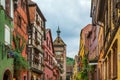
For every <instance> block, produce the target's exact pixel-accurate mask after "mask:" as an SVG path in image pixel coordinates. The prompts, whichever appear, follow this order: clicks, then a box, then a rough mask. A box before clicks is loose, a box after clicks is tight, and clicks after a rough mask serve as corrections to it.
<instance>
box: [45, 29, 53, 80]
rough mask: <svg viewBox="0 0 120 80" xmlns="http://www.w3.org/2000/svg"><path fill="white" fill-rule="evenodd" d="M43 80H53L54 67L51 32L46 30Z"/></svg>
mask: <svg viewBox="0 0 120 80" xmlns="http://www.w3.org/2000/svg"><path fill="white" fill-rule="evenodd" d="M43 47H44V64H45V67H44V74H45V75H44V79H45V80H53V67H54V65H53V64H54V60H53V57H54V50H53V43H52V35H51V30H50V29H46V40H45V41H44V46H43Z"/></svg>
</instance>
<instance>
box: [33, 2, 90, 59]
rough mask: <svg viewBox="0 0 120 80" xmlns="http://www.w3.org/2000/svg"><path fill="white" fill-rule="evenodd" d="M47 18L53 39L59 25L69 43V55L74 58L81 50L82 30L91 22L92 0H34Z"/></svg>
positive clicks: (62, 36) (66, 41)
mask: <svg viewBox="0 0 120 80" xmlns="http://www.w3.org/2000/svg"><path fill="white" fill-rule="evenodd" d="M33 1H34V2H36V3H37V4H38V6H39V7H40V9H41V11H42V12H43V14H44V16H45V17H46V19H47V23H46V24H47V25H46V27H48V28H51V30H52V35H53V40H54V39H55V38H56V30H57V27H58V26H59V27H60V30H61V38H62V39H63V40H64V42H65V43H66V44H67V56H69V57H72V58H74V55H75V54H78V51H79V44H80V43H79V40H80V36H79V35H80V30H81V29H82V28H83V27H84V26H86V25H87V24H88V23H91V18H90V6H91V0H33Z"/></svg>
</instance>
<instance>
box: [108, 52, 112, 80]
mask: <svg viewBox="0 0 120 80" xmlns="http://www.w3.org/2000/svg"><path fill="white" fill-rule="evenodd" d="M108 69H109V70H108V74H109V80H110V79H111V52H109V55H108Z"/></svg>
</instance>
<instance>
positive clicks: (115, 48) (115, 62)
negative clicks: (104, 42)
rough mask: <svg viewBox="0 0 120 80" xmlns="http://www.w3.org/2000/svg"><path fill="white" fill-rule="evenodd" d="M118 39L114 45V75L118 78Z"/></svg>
mask: <svg viewBox="0 0 120 80" xmlns="http://www.w3.org/2000/svg"><path fill="white" fill-rule="evenodd" d="M117 44H118V43H117V41H115V43H114V45H113V77H114V78H117V71H118V70H117V68H118V67H117V64H118V63H117Z"/></svg>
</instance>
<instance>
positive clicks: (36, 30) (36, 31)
mask: <svg viewBox="0 0 120 80" xmlns="http://www.w3.org/2000/svg"><path fill="white" fill-rule="evenodd" d="M35 40H37V30H35Z"/></svg>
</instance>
